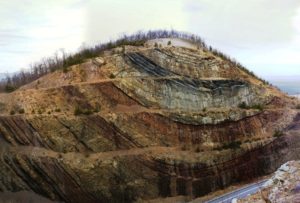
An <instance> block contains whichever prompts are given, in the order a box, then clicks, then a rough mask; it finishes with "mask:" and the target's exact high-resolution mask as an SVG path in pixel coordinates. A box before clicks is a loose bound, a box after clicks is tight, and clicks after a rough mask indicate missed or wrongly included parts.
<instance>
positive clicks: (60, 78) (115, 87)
mask: <svg viewBox="0 0 300 203" xmlns="http://www.w3.org/2000/svg"><path fill="white" fill-rule="evenodd" d="M0 102H1V105H0V112H1V116H0V138H1V140H0V141H1V157H0V180H1V181H0V191H11V192H17V191H24V190H28V191H33V192H35V193H38V194H39V195H42V196H44V197H47V198H49V199H51V200H55V201H65V202H134V201H146V200H151V199H156V198H165V197H176V196H186V197H187V199H192V198H195V197H199V196H203V195H205V194H207V193H209V192H211V191H215V190H218V189H220V188H224V187H227V186H229V185H230V184H232V183H236V182H239V181H243V180H249V179H251V178H254V177H257V176H260V175H264V174H268V173H271V172H273V171H274V170H276V168H277V167H278V166H280V165H281V164H282V163H285V162H286V161H288V160H292V159H297V158H299V154H300V153H299V146H298V145H299V143H300V142H299V138H298V136H297V132H296V130H295V129H297V127H298V125H297V124H298V123H297V122H298V120H299V118H300V116H299V115H298V110H296V109H294V108H293V107H294V106H295V105H296V104H297V101H296V99H292V98H289V97H287V96H286V95H284V94H282V93H281V92H279V91H278V90H277V89H275V88H273V87H271V86H269V85H267V84H265V83H263V82H262V81H260V80H259V79H257V78H255V77H253V76H252V75H249V74H248V73H247V72H245V71H244V70H242V69H240V68H239V67H237V66H235V65H234V64H232V63H231V62H229V61H227V60H225V59H223V58H220V57H218V56H216V55H214V54H213V53H211V52H209V51H208V50H206V49H201V48H199V49H191V48H185V47H172V46H163V47H160V48H157V47H154V46H152V45H151V44H150V45H149V44H148V45H147V46H142V47H132V46H125V47H123V48H116V49H113V50H110V51H106V52H105V53H103V55H101V56H99V57H98V58H95V59H92V60H88V61H86V62H85V63H83V64H79V65H75V66H72V67H69V69H68V71H56V72H54V73H51V74H48V75H46V76H44V77H42V78H40V79H39V80H37V81H35V82H33V83H30V84H28V85H26V86H23V87H22V88H21V89H19V90H17V91H15V92H13V93H10V94H1V95H0ZM24 112H25V113H24ZM297 115H298V116H297Z"/></svg>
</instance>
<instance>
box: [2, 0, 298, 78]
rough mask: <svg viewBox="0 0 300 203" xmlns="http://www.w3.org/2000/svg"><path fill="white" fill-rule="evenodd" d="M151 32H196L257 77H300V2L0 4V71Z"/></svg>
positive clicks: (56, 0)
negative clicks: (150, 30) (99, 43)
mask: <svg viewBox="0 0 300 203" xmlns="http://www.w3.org/2000/svg"><path fill="white" fill-rule="evenodd" d="M149 29H176V30H179V31H188V32H191V33H195V34H198V35H200V36H202V37H203V38H204V39H205V41H206V42H207V43H208V44H209V45H212V46H213V47H215V48H218V49H219V50H221V51H223V52H225V53H226V54H228V55H230V56H232V57H234V58H236V59H237V60H239V61H240V62H241V63H242V64H244V65H245V66H247V67H248V68H249V69H251V70H253V71H254V72H256V73H257V74H258V75H260V76H262V77H266V78H269V77H270V76H272V75H275V76H276V75H300V1H299V0H248V1H241V0H214V1H212V0H151V1H150V0H52V1H49V0H22V1H21V0H9V1H0V47H1V48H0V72H14V71H17V70H20V69H21V68H27V67H28V66H29V64H30V63H32V62H35V61H38V60H39V59H41V58H42V57H46V56H51V55H52V54H54V52H55V51H57V50H59V49H60V48H64V49H65V50H66V51H67V52H74V51H76V50H77V49H78V48H79V47H80V46H82V45H83V44H85V45H95V44H96V43H98V42H106V41H107V40H110V39H115V38H117V37H118V36H120V35H121V34H123V33H126V34H130V33H133V32H136V31H138V30H144V31H146V30H149Z"/></svg>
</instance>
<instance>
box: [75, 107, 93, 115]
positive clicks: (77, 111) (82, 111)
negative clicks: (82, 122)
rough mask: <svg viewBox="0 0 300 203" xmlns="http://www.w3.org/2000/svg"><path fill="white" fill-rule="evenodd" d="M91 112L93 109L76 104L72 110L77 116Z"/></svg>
mask: <svg viewBox="0 0 300 203" xmlns="http://www.w3.org/2000/svg"><path fill="white" fill-rule="evenodd" d="M91 114H93V111H92V110H91V109H85V108H81V107H79V106H77V107H76V108H75V110H74V115H75V116H79V115H91Z"/></svg>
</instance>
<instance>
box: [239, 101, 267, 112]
mask: <svg viewBox="0 0 300 203" xmlns="http://www.w3.org/2000/svg"><path fill="white" fill-rule="evenodd" d="M239 108H241V109H258V110H260V111H263V110H264V105H262V104H253V105H251V106H249V105H247V104H246V103H245V102H242V103H240V104H239Z"/></svg>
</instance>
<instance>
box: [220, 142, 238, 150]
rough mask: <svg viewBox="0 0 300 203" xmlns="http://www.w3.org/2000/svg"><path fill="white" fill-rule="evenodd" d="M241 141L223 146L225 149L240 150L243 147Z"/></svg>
mask: <svg viewBox="0 0 300 203" xmlns="http://www.w3.org/2000/svg"><path fill="white" fill-rule="evenodd" d="M241 144H242V142H241V141H233V142H230V143H227V144H224V145H223V149H238V148H240V147H241Z"/></svg>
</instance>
